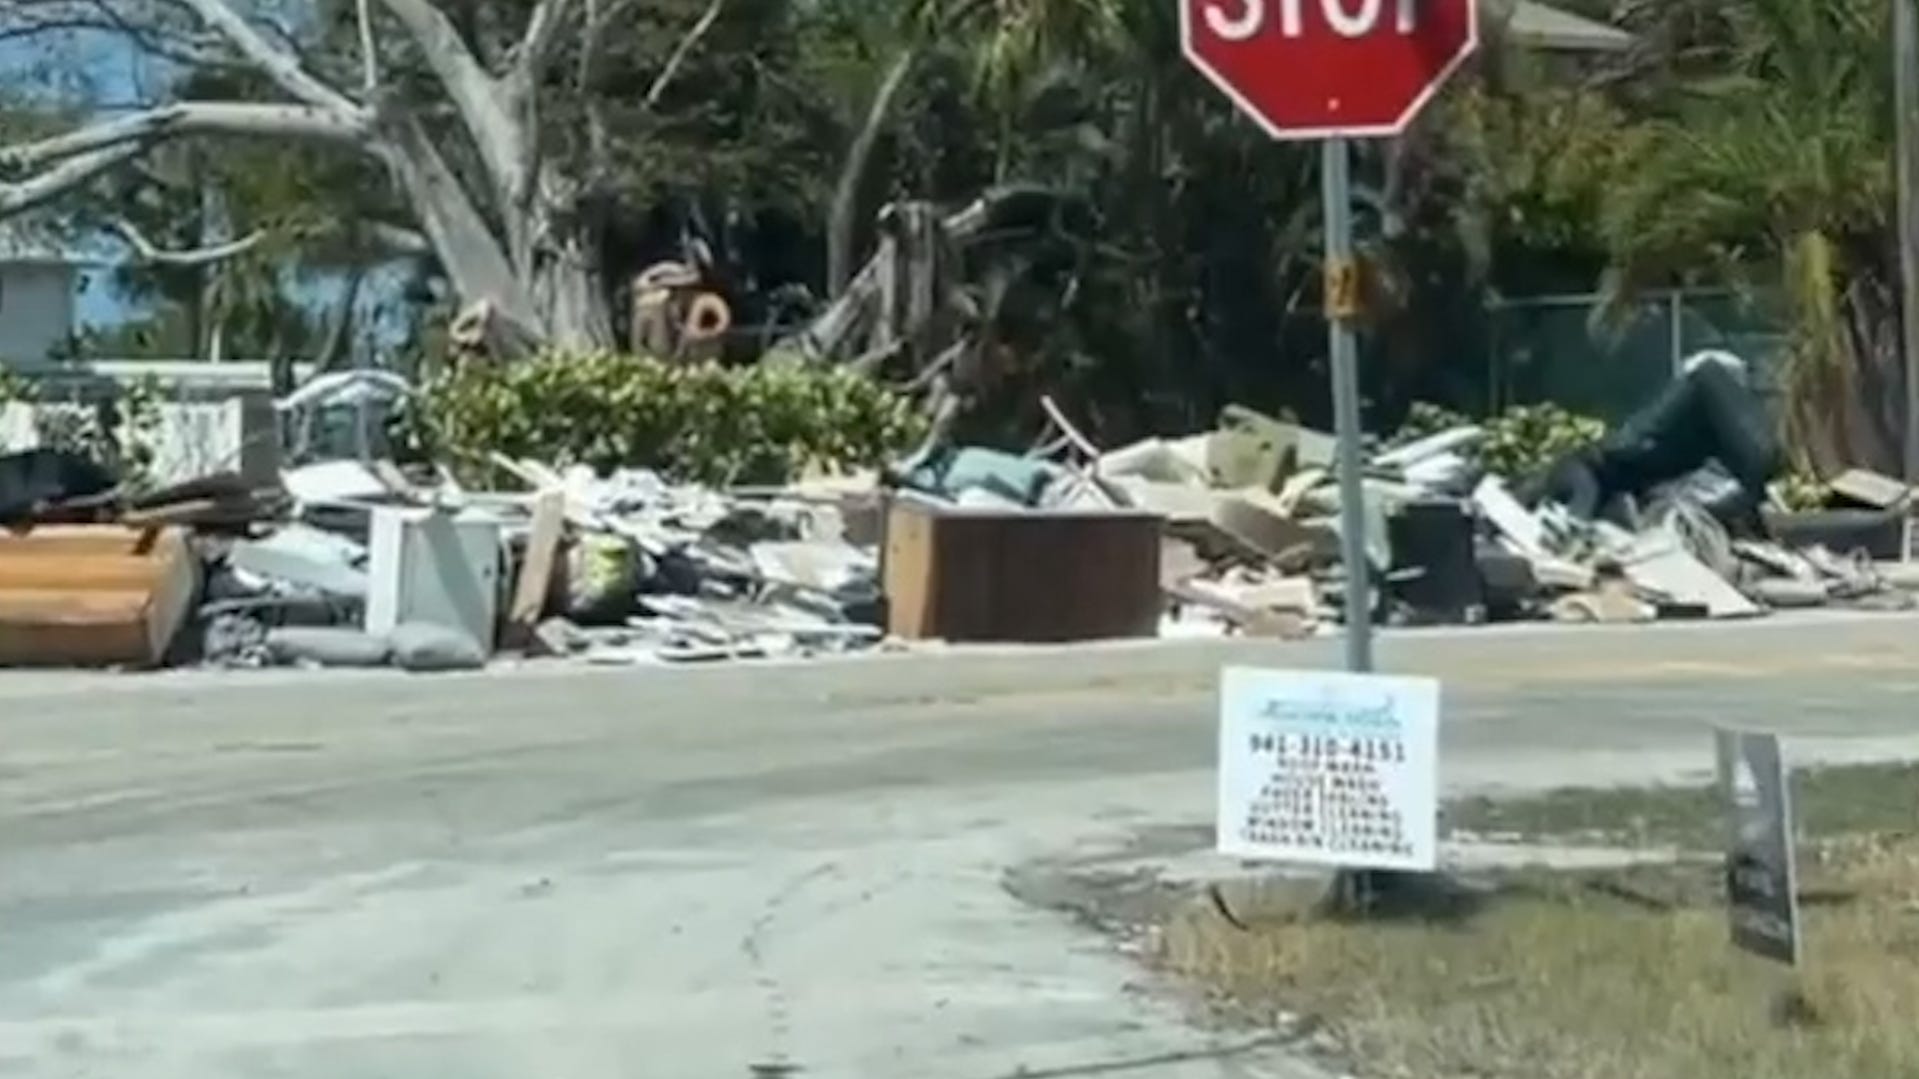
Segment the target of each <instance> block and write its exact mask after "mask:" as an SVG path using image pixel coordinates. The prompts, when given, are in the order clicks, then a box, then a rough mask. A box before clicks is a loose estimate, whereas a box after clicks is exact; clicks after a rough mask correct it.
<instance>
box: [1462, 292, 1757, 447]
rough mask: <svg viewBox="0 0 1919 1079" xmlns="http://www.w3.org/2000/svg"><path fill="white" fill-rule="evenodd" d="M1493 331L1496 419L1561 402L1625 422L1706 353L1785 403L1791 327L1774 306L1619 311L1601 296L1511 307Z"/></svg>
mask: <svg viewBox="0 0 1919 1079" xmlns="http://www.w3.org/2000/svg"><path fill="white" fill-rule="evenodd" d="M1486 323H1487V331H1486V340H1487V342H1488V357H1487V364H1488V367H1487V386H1488V400H1487V401H1486V402H1485V407H1486V408H1487V410H1488V411H1491V412H1497V411H1499V410H1501V409H1504V408H1506V407H1508V406H1511V405H1523V404H1538V403H1543V402H1552V403H1554V404H1558V405H1560V406H1562V407H1564V408H1567V409H1569V410H1571V411H1574V412H1581V413H1586V414H1588V415H1592V416H1596V417H1598V418H1600V419H1603V420H1606V421H1607V422H1609V423H1616V422H1618V421H1620V420H1623V419H1625V418H1626V417H1627V416H1629V415H1631V414H1632V412H1633V411H1634V410H1635V409H1637V408H1638V407H1639V406H1640V405H1642V404H1644V403H1645V402H1646V400H1647V399H1649V398H1650V397H1652V396H1653V395H1654V394H1656V393H1657V392H1658V391H1659V389H1660V387H1661V386H1663V385H1664V384H1665V383H1666V382H1667V381H1668V380H1669V379H1671V378H1672V377H1673V375H1674V374H1675V373H1676V372H1677V371H1678V370H1679V368H1680V365H1681V363H1682V362H1683V361H1684V360H1685V358H1686V357H1687V356H1690V355H1692V354H1693V353H1695V352H1699V351H1701V350H1704V349H1723V350H1725V351H1727V352H1731V353H1733V354H1735V355H1737V356H1739V357H1740V358H1742V359H1744V360H1745V361H1746V362H1747V364H1748V365H1749V366H1750V367H1751V369H1752V371H1753V373H1754V382H1755V385H1756V386H1757V387H1758V388H1759V390H1760V392H1761V394H1762V396H1764V397H1765V398H1766V400H1767V402H1768V403H1769V404H1771V405H1773V406H1774V407H1775V409H1776V407H1777V403H1778V400H1779V374H1780V370H1781V365H1782V363H1783V361H1784V358H1785V350H1786V344H1787V335H1786V321H1785V319H1784V317H1783V316H1782V314H1781V313H1780V312H1779V310H1778V307H1777V304H1776V303H1775V302H1773V301H1772V300H1771V299H1770V298H1769V297H1765V296H1752V295H1744V294H1737V293H1732V292H1724V291H1703V290H1701V291H1680V290H1675V291H1667V292H1659V293H1651V294H1647V295H1644V296H1641V297H1639V298H1638V299H1636V300H1634V301H1633V302H1631V303H1629V304H1627V305H1624V306H1623V307H1616V308H1615V309H1613V310H1608V309H1607V308H1606V307H1605V304H1604V301H1603V300H1602V298H1601V297H1600V296H1598V295H1597V294H1585V295H1573V296H1536V297H1527V298H1523V299H1501V300H1497V301H1494V302H1493V303H1490V304H1488V305H1487V308H1486Z"/></svg>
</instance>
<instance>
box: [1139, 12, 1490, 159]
mask: <svg viewBox="0 0 1919 1079" xmlns="http://www.w3.org/2000/svg"><path fill="white" fill-rule="evenodd" d="M1177 2H1178V3H1179V24H1180V25H1179V29H1180V45H1181V48H1182V49H1183V50H1184V51H1185V53H1186V58H1187V59H1188V60H1190V61H1191V62H1192V63H1193V65H1194V66H1195V67H1197V68H1199V70H1200V71H1201V72H1203V73H1204V74H1205V75H1206V77H1207V78H1208V79H1211V80H1212V81H1213V83H1214V84H1215V85H1217V86H1218V87H1219V88H1220V89H1221V90H1224V91H1225V92H1226V93H1227V95H1228V96H1230V97H1231V98H1232V99H1233V100H1234V101H1235V102H1237V103H1238V104H1239V107H1240V108H1242V109H1244V110H1245V111H1246V112H1247V113H1248V114H1250V115H1251V116H1252V117H1253V118H1254V119H1255V120H1258V121H1259V123H1260V126H1262V127H1264V128H1265V129H1266V131H1267V133H1268V134H1270V135H1272V136H1273V137H1274V138H1276V139H1309V138H1328V137H1332V136H1367V135H1375V136H1377V135H1396V134H1398V133H1399V132H1400V131H1401V130H1403V129H1404V128H1405V126H1406V125H1407V124H1408V123H1410V122H1411V121H1412V118H1413V116H1414V115H1415V114H1417V113H1418V112H1419V110H1420V107H1421V106H1423V105H1425V104H1426V102H1427V100H1428V99H1430V98H1431V97H1432V96H1433V94H1434V93H1435V92H1437V91H1438V89H1439V87H1440V84H1441V83H1443V82H1445V81H1446V77H1447V76H1448V75H1450V74H1452V71H1453V69H1454V68H1456V67H1458V66H1459V65H1460V63H1461V62H1462V61H1464V60H1465V59H1466V57H1467V56H1468V55H1470V54H1471V53H1472V51H1473V47H1474V46H1475V45H1477V44H1478V42H1479V21H1478V19H1477V17H1476V11H1475V9H1476V7H1477V0H1177Z"/></svg>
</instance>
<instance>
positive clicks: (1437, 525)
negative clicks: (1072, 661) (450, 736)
mask: <svg viewBox="0 0 1919 1079" xmlns="http://www.w3.org/2000/svg"><path fill="white" fill-rule="evenodd" d="M1748 383H1749V377H1748V375H1747V372H1746V370H1745V365H1744V364H1743V363H1742V362H1741V361H1739V360H1738V358H1736V357H1733V356H1731V355H1730V354H1727V353H1723V352H1708V353H1701V354H1699V355H1697V356H1694V357H1692V358H1690V359H1689V360H1688V361H1687V362H1686V363H1685V365H1684V368H1683V371H1682V374H1681V376H1680V377H1679V378H1676V379H1675V380H1674V381H1673V382H1672V383H1671V384H1670V385H1669V386H1667V387H1665V388H1663V389H1662V390H1661V391H1660V392H1659V393H1658V394H1657V395H1656V396H1655V397H1654V398H1653V399H1652V400H1651V401H1649V402H1648V403H1647V404H1646V406H1645V407H1644V408H1642V409H1640V410H1639V411H1638V412H1637V413H1636V414H1635V415H1634V416H1633V417H1632V418H1631V419H1630V420H1628V421H1627V422H1626V423H1624V424H1622V425H1620V426H1619V427H1618V428H1617V429H1616V430H1615V431H1614V432H1613V433H1612V434H1611V435H1609V436H1607V437H1605V438H1604V439H1602V440H1601V441H1600V442H1599V443H1598V444H1597V445H1595V446H1592V447H1590V448H1588V449H1584V450H1580V451H1577V452H1574V453H1569V454H1566V455H1563V456H1562V457H1561V458H1560V459H1558V460H1556V461H1553V462H1551V463H1550V465H1549V467H1547V468H1545V469H1542V470H1541V472H1540V474H1539V475H1501V474H1498V473H1497V472H1493V471H1489V470H1488V469H1487V468H1486V467H1485V466H1484V464H1483V463H1482V461H1483V460H1484V457H1483V456H1482V455H1484V454H1489V453H1492V452H1493V450H1494V449H1495V448H1496V447H1494V446H1490V445H1488V437H1489V436H1488V430H1489V427H1481V426H1479V425H1476V424H1460V425H1458V426H1455V427H1452V428H1450V429H1445V430H1438V431H1425V432H1422V433H1421V435H1420V437H1417V438H1411V439H1409V440H1406V441H1404V442H1403V443H1400V444H1396V445H1388V446H1385V447H1382V448H1380V449H1378V450H1377V452H1370V453H1369V454H1368V455H1367V457H1366V459H1365V461H1364V470H1365V474H1364V476H1363V477H1362V482H1361V495H1362V498H1363V499H1364V502H1363V505H1362V506H1361V507H1360V509H1361V513H1360V520H1361V521H1362V527H1363V528H1364V529H1365V536H1364V544H1363V546H1364V549H1365V551H1366V555H1367V558H1368V560H1369V562H1370V563H1371V566H1370V567H1369V568H1370V570H1371V574H1372V579H1373V581H1374V582H1375V588H1374V589H1373V592H1372V595H1371V597H1370V599H1369V603H1368V608H1367V610H1365V611H1347V610H1345V609H1344V603H1345V597H1344V594H1343V590H1342V588H1341V585H1342V584H1343V582H1344V579H1345V571H1346V567H1344V566H1342V565H1341V551H1340V543H1339V527H1340V520H1341V509H1342V505H1341V498H1342V495H1341V492H1340V488H1339V485H1338V483H1337V482H1336V481H1335V478H1334V475H1333V468H1332V463H1333V459H1334V448H1335V446H1334V440H1333V438H1332V437H1331V436H1330V435H1328V434H1326V433H1325V432H1322V431H1317V430H1314V429H1312V428H1310V427H1306V426H1303V425H1301V424H1299V423H1297V422H1294V421H1293V420H1292V419H1291V418H1289V417H1282V416H1273V415H1268V414H1265V413H1262V412H1260V411H1258V410H1256V409H1253V408H1248V407H1245V406H1242V405H1237V404H1235V405H1229V406H1227V407H1225V408H1223V409H1222V410H1221V411H1220V413H1219V415H1218V416H1217V418H1216V420H1215V422H1214V424H1213V425H1212V428H1211V429H1210V430H1201V431H1194V432H1190V433H1186V434H1168V435H1161V436H1158V437H1152V438H1146V439H1142V440H1140V441H1138V442H1135V443H1133V444H1131V445H1127V446H1120V447H1116V448H1104V447H1100V446H1097V445H1095V444H1093V443H1092V442H1091V441H1090V440H1088V438H1087V437H1086V435H1085V434H1084V433H1083V432H1081V431H1079V430H1078V429H1077V428H1076V427H1074V426H1073V422H1072V420H1071V418H1070V417H1069V416H1068V415H1067V414H1066V413H1065V411H1064V410H1062V409H1061V408H1060V407H1059V405H1058V404H1057V403H1056V402H1054V401H1053V400H1052V399H1051V398H1044V399H1042V401H1041V404H1042V406H1043V410H1044V412H1045V414H1046V417H1047V422H1048V423H1049V424H1050V425H1051V426H1052V427H1053V428H1054V429H1055V434H1054V435H1052V436H1049V439H1043V440H1042V441H1040V442H1039V443H1037V445H1039V446H1040V447H1042V448H1041V449H1037V450H1034V451H1032V452H1029V453H1026V454H1019V453H1013V452H1008V451H1006V450H1002V449H996V448H992V447H986V446H972V445H951V444H945V443H942V442H940V441H939V440H938V439H934V440H932V441H931V442H929V444H928V445H927V446H926V447H924V448H923V449H922V450H921V451H919V452H918V453H916V454H915V455H913V456H912V457H910V458H908V459H906V460H904V461H900V462H895V463H893V464H891V465H889V466H885V467H879V468H876V469H874V470H872V471H866V472H858V473H852V474H848V475H820V474H808V475H803V476H801V477H799V478H796V479H795V480H794V481H793V482H791V483H787V484H780V485H773V486H757V487H722V486H715V485H707V484H698V483H683V482H675V481H672V480H669V479H668V478H666V477H664V476H662V475H660V474H658V473H656V472H653V471H649V470H647V469H644V468H623V469H615V470H610V471H604V472H596V471H595V470H593V469H591V468H588V467H586V466H584V465H579V464H566V463H562V462H546V461H541V460H537V459H534V458H531V457H506V456H501V455H494V457H493V458H492V459H491V461H490V462H485V464H488V465H490V466H491V469H492V471H491V474H490V476H474V475H468V474H466V473H462V474H461V480H462V481H464V482H461V481H456V480H455V479H454V477H453V475H452V474H451V473H450V472H449V471H448V469H447V468H446V467H445V466H444V465H441V464H434V463H425V464H420V465H415V466H411V467H408V468H404V469H403V468H401V467H399V466H397V465H396V464H395V463H394V462H392V461H389V460H385V459H383V458H381V457H378V456H372V457H369V456H366V455H365V454H364V453H362V452H360V451H363V450H365V449H367V448H368V447H369V446H372V445H373V444H372V443H369V442H365V441H361V442H357V443H355V444H354V446H353V447H350V449H349V451H347V456H345V457H342V458H334V459H319V460H305V461H303V462H302V463H299V464H297V465H293V466H291V467H287V468H285V469H283V470H282V471H281V472H280V474H279V476H278V480H277V482H270V483H267V484H265V485H261V484H259V483H256V482H251V481H250V480H248V479H246V478H243V477H242V476H240V475H238V474H236V473H231V472H214V473H210V474H208V475H205V476H202V477H199V478H197V479H193V480H191V481H189V482H186V483H178V484H174V485H171V486H169V487H167V488H165V489H162V490H157V491H146V492H133V491H130V490H124V489H122V486H121V484H120V482H119V478H118V477H117V476H115V475H114V474H113V472H112V470H111V469H109V468H107V467H105V466H104V465H102V464H100V463H98V462H96V461H93V460H91V459H89V458H87V457H85V456H81V455H75V454H68V453H60V452H57V451H52V450H36V451H32V452H30V453H26V454H7V455H0V521H4V522H5V523H7V524H9V525H11V526H12V527H13V528H14V529H15V532H13V533H11V534H0V622H3V623H7V624H9V625H12V626H14V627H16V628H19V627H27V628H32V627H39V628H35V629H33V632H31V633H13V634H0V640H4V641H8V642H12V644H11V645H10V647H11V648H12V651H11V652H10V653H9V654H7V655H5V656H0V663H6V664H30V663H62V664H73V663H94V664H119V665H129V666H153V665H157V664H161V663H165V662H179V661H197V662H200V663H204V664H206V665H209V666H215V667H232V668H246V667H262V666H271V665H300V666H314V667H369V666H392V667H397V668H400V669H404V670H409V671H419V672H430V671H450V670H470V669H473V668H476V667H480V666H483V665H485V664H486V663H488V662H489V661H491V660H492V659H493V657H494V656H496V655H498V654H501V653H514V654H524V655H527V656H533V657H548V658H553V659H558V660H562V661H568V662H579V663H589V664H596V665H625V664H656V663H711V662H726V661H733V660H741V659H767V658H774V659H791V658H799V657H809V656H818V655H830V654H844V653H852V652H860V651H871V650H875V649H881V648H887V647H894V646H897V643H898V642H900V641H903V640H904V641H912V640H920V639H929V640H943V641H1081V640H1089V639H1096V638H1108V637H1141V636H1155V635H1157V636H1162V637H1179V638H1210V637H1233V636H1240V637H1257V638H1268V639H1294V638H1301V637H1309V636H1313V635H1316V634H1321V633H1327V632H1331V631H1333V630H1334V628H1335V627H1337V625H1338V624H1339V623H1341V622H1342V621H1344V620H1346V619H1348V618H1354V617H1366V618H1373V619H1377V620H1380V621H1384V622H1390V623H1392V624H1395V625H1443V624H1465V625H1469V624H1476V623H1480V622H1486V621H1510V620H1521V619H1539V620H1547V619H1550V620H1557V621H1562V622H1576V623H1599V624H1632V623H1640V622H1645V621H1648V620H1651V619H1654V618H1712V619H1718V618H1747V617H1757V616H1761V615H1764V614H1765V613H1767V612H1768V611H1771V610H1778V609H1794V608H1804V607H1820V606H1826V607H1831V606H1846V607H1852V608H1856V609H1875V610H1894V609H1903V608H1909V607H1911V606H1913V605H1914V604H1915V602H1919V601H1916V600H1915V595H1914V594H1915V593H1916V592H1919V571H1916V570H1914V569H1913V568H1912V563H1911V561H1910V559H1909V552H1910V549H1911V547H1912V536H1911V531H1912V529H1911V522H1910V521H1909V519H1908V515H1909V514H1910V513H1911V512H1912V510H1913V508H1914V507H1913V499H1912V498H1911V491H1910V489H1909V488H1908V487H1907V486H1906V485H1905V484H1904V483H1903V482H1902V481H1899V480H1896V479H1893V478H1890V477H1886V476H1881V475H1878V474H1876V473H1872V472H1868V471H1865V470H1860V469H1854V470H1849V471H1846V472H1843V473H1841V474H1840V475H1838V476H1836V477H1834V478H1832V479H1831V481H1830V482H1829V484H1828V489H1829V490H1830V492H1831V494H1830V498H1829V501H1828V503H1827V505H1826V506H1825V507H1824V508H1820V509H1816V510H1799V511H1796V512H1788V511H1786V510H1785V509H1784V507H1783V506H1782V505H1781V504H1779V503H1778V502H1777V501H1776V499H1775V498H1774V497H1773V495H1772V494H1771V489H1770V487H1769V485H1770V484H1772V483H1773V482H1774V481H1775V480H1776V479H1777V477H1778V475H1779V473H1780V471H1781V462H1782V454H1781V452H1780V447H1779V443H1778V440H1777V439H1776V438H1775V437H1774V436H1773V434H1772V429H1771V426H1770V421H1769V420H1768V419H1767V418H1766V416H1765V413H1764V411H1763V410H1762V409H1761V408H1760V407H1759V405H1758V399H1757V397H1756V395H1755V394H1754V393H1753V391H1752V389H1751V387H1750V385H1749V384H1748ZM408 392H409V391H407V389H406V387H404V385H402V384H400V383H399V382H397V381H395V380H394V379H392V378H390V377H367V376H363V375H359V374H352V375H347V376H342V377H331V378H328V379H326V380H325V381H316V382H315V383H312V384H310V385H309V387H307V388H304V389H303V390H301V391H296V393H295V394H293V395H292V396H290V397H288V398H286V399H284V400H283V401H282V402H281V404H282V405H283V406H284V407H283V412H285V413H287V414H289V415H292V414H305V413H320V412H326V411H327V410H329V409H332V410H348V411H351V410H354V409H358V408H360V406H362V405H366V404H390V403H394V402H396V401H400V400H401V399H403V398H404V397H406V396H407V394H408ZM308 445H309V448H311V447H312V446H313V445H317V443H309V444H308ZM381 448H383V444H382V446H381ZM71 521H94V522H109V523H103V524H95V525H90V526H87V527H92V528H96V529H100V531H97V532H92V533H81V534H75V533H73V532H71V531H68V529H70V528H72V527H75V526H71V525H66V524H61V523H60V522H71ZM109 567H111V573H110V574H109V575H110V576H111V575H112V574H119V575H120V576H115V577H114V578H113V579H114V580H116V581H118V580H122V579H124V580H125V581H126V587H125V588H123V589H120V590H119V591H118V592H112V593H111V594H112V595H113V597H114V598H113V600H112V602H111V603H107V602H104V601H102V600H99V599H97V598H95V597H97V596H103V595H107V594H108V593H107V592H101V591H100V590H99V589H97V588H96V587H95V586H94V585H89V584H85V582H87V581H89V580H92V576H91V575H94V574H97V573H105V572H108V569H109ZM132 567H138V570H137V572H136V571H135V570H134V569H133V568H132ZM69 584H71V587H68V585H69ZM83 585H85V587H86V588H87V589H91V591H89V592H88V597H89V598H88V599H87V600H86V601H85V602H81V601H80V600H79V599H77V598H76V596H77V595H78V591H76V590H77V589H80V588H81V587H82V586H83ZM109 592H111V590H109ZM75 627H84V628H85V632H80V630H79V629H76V628H75Z"/></svg>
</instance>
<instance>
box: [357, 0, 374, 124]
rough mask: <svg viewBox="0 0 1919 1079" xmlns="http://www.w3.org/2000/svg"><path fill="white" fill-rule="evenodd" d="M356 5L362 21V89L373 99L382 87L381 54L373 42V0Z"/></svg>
mask: <svg viewBox="0 0 1919 1079" xmlns="http://www.w3.org/2000/svg"><path fill="white" fill-rule="evenodd" d="M355 7H356V9H357V10H356V12H355V14H356V15H357V16H358V18H359V22H360V64H361V72H360V75H361V78H360V89H361V90H363V91H364V92H365V93H366V96H367V98H368V100H371V99H372V97H373V94H374V91H376V90H378V89H379V88H380V55H379V53H378V51H376V49H375V48H374V44H373V9H372V7H371V0H359V2H358V4H356V5H355Z"/></svg>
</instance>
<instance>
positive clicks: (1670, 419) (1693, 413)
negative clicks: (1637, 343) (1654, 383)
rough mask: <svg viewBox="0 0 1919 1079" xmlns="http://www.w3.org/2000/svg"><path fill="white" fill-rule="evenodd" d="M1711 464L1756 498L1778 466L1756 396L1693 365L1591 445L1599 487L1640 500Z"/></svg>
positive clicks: (1724, 374) (1736, 379)
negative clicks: (1722, 468)
mask: <svg viewBox="0 0 1919 1079" xmlns="http://www.w3.org/2000/svg"><path fill="white" fill-rule="evenodd" d="M1713 460H1717V461H1718V462H1719V463H1720V464H1722V465H1723V466H1725V469H1726V471H1727V472H1729V473H1731V474H1732V477H1733V479H1735V480H1737V481H1739V485H1740V486H1741V487H1743V488H1745V489H1746V491H1747V493H1748V494H1752V495H1756V496H1758V497H1761V498H1763V497H1764V495H1765V489H1766V484H1768V483H1770V482H1771V481H1772V478H1773V477H1774V476H1777V475H1778V474H1779V471H1780V469H1781V468H1782V467H1783V466H1784V463H1785V453H1784V450H1783V449H1782V448H1781V447H1780V445H1779V439H1778V437H1777V436H1776V435H1774V434H1773V430H1772V421H1771V418H1770V417H1768V416H1767V415H1766V410H1765V406H1764V405H1763V404H1761V403H1760V401H1759V397H1758V395H1756V394H1754V393H1753V392H1752V390H1750V389H1749V388H1747V386H1746V385H1745V383H1744V381H1743V380H1742V379H1741V378H1740V376H1739V375H1738V374H1736V373H1735V372H1734V370H1733V368H1732V367H1730V366H1729V365H1727V364H1725V363H1722V362H1716V361H1711V360H1708V361H1706V362H1699V363H1694V364H1692V365H1691V366H1690V368H1689V369H1688V370H1687V371H1686V373H1685V374H1684V375H1681V376H1680V377H1679V378H1678V379H1675V380H1674V381H1673V382H1672V383H1671V384H1669V385H1668V386H1667V387H1666V388H1665V389H1664V390H1663V391H1661V392H1660V394H1659V396H1658V397H1655V398H1654V399H1653V400H1652V402H1651V403H1649V404H1648V405H1646V407H1644V408H1642V409H1640V410H1639V411H1638V412H1636V413H1634V414H1633V415H1632V418H1630V419H1628V420H1627V421H1626V422H1625V423H1623V424H1621V425H1620V426H1619V427H1618V428H1617V429H1616V430H1614V431H1613V432H1612V433H1611V434H1609V435H1607V436H1606V438H1605V439H1604V440H1602V441H1601V442H1600V444H1599V448H1598V452H1597V454H1596V455H1595V469H1596V471H1597V473H1598V479H1599V483H1600V486H1601V487H1602V488H1604V489H1605V490H1607V491H1608V492H1611V493H1616V494H1633V495H1639V494H1643V493H1645V492H1646V491H1648V490H1651V489H1652V488H1654V487H1657V486H1658V485H1660V484H1662V483H1668V482H1670V481H1672V480H1676V479H1678V478H1679V477H1681V476H1684V475H1686V474H1687V473H1689V472H1692V471H1694V470H1696V469H1698V468H1701V467H1703V466H1704V465H1705V464H1706V462H1708V461H1713Z"/></svg>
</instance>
